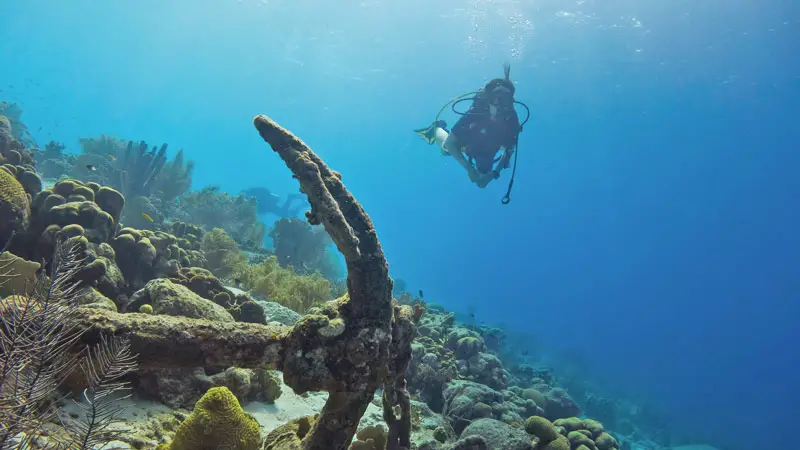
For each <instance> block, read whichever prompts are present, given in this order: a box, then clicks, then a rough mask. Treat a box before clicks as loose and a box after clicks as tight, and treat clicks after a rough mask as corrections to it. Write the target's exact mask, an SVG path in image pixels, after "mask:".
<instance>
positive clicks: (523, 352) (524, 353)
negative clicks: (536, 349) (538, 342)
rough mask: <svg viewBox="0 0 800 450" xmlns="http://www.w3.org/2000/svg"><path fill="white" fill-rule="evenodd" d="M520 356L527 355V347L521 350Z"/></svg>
mask: <svg viewBox="0 0 800 450" xmlns="http://www.w3.org/2000/svg"><path fill="white" fill-rule="evenodd" d="M522 356H528V349H527V348H526V349H525V350H523V351H522Z"/></svg>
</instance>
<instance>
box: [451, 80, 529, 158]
mask: <svg viewBox="0 0 800 450" xmlns="http://www.w3.org/2000/svg"><path fill="white" fill-rule="evenodd" d="M494 106H495V107H496V108H497V109H496V112H495V115H494V117H492V114H491V110H490V102H489V98H488V94H486V92H484V91H482V92H480V93H479V94H478V95H476V96H475V99H474V100H473V101H472V105H471V106H470V108H469V110H468V111H467V113H466V114H464V115H463V116H462V117H461V118H460V119H459V120H458V122H456V124H455V126H453V129H452V131H451V133H452V134H453V135H454V136H455V138H456V139H457V142H458V145H459V147H460V149H461V151H462V152H464V154H465V155H466V156H467V158H468V159H469V160H470V161H472V162H473V164H475V168H476V169H478V172H481V173H489V172H491V171H492V168H493V166H494V163H495V159H494V157H495V155H496V154H497V151H498V150H500V148H501V147H505V149H506V152H511V151H513V150H514V149H515V148H516V146H517V137H518V136H519V131H520V126H519V117H518V116H517V112H516V111H515V110H514V98H513V97H512V96H511V95H508V96H507V97H506V98H502V99H501V101H500V103H499V104H495V105H494ZM505 165H506V166H508V158H506V162H505Z"/></svg>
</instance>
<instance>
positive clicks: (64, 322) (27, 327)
mask: <svg viewBox="0 0 800 450" xmlns="http://www.w3.org/2000/svg"><path fill="white" fill-rule="evenodd" d="M81 254H82V252H81V251H80V247H78V246H77V245H75V244H74V243H73V242H72V241H69V240H67V241H62V242H60V243H59V245H57V246H56V252H55V256H54V259H53V264H52V274H51V278H50V280H48V279H47V277H45V276H44V275H40V276H39V280H37V283H36V286H35V288H34V290H33V294H32V295H30V296H24V295H12V296H10V297H7V298H5V299H2V300H0V313H2V319H1V320H0V448H7V447H8V445H10V442H11V440H12V438H14V437H15V436H16V435H18V434H19V433H23V432H24V433H25V434H24V435H23V436H22V437H21V438H19V439H21V441H19V442H18V443H17V445H18V447H19V448H26V447H27V445H28V440H30V439H32V437H33V436H34V435H35V434H36V433H37V431H38V430H39V429H40V427H41V426H42V425H43V424H44V423H46V422H49V421H51V420H52V419H53V418H54V417H55V413H56V411H55V409H54V407H53V405H54V402H53V401H52V400H53V396H54V394H55V393H56V392H57V390H58V387H59V386H60V385H61V383H62V382H63V381H64V379H66V377H68V376H69V375H70V374H71V373H72V371H73V370H74V369H75V368H76V367H77V366H78V362H79V357H80V356H79V355H75V354H74V353H73V352H71V351H70V350H71V349H72V348H73V347H74V346H75V344H77V341H78V339H79V338H80V336H81V334H82V330H80V329H78V328H77V327H76V326H75V323H76V322H75V314H76V309H77V303H76V302H75V295H76V290H77V284H76V283H74V282H72V281H71V280H72V279H74V276H75V275H76V273H77V271H78V270H79V269H80V267H81V263H82V259H81V256H80V255H81ZM2 270H3V275H4V276H5V277H6V278H7V277H10V276H15V274H14V273H13V269H12V268H11V267H3V268H2Z"/></svg>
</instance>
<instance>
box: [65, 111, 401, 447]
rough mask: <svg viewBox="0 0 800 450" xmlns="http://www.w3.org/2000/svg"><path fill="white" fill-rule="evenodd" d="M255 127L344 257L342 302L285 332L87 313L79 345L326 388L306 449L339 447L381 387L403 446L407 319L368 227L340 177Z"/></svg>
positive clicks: (270, 129) (271, 128)
mask: <svg viewBox="0 0 800 450" xmlns="http://www.w3.org/2000/svg"><path fill="white" fill-rule="evenodd" d="M255 125H256V128H257V129H258V131H259V133H260V134H261V136H262V138H264V140H265V141H267V142H268V143H269V144H270V145H271V146H272V148H273V150H275V151H276V152H277V153H278V154H279V155H280V156H281V157H282V159H283V160H284V161H285V162H286V164H287V166H288V167H289V169H290V170H292V172H293V173H294V175H295V177H296V178H297V179H298V180H299V181H300V185H301V188H302V191H303V192H304V193H306V194H307V195H308V196H309V201H310V203H311V205H312V209H311V212H310V213H308V219H309V222H310V223H312V224H320V223H321V224H323V225H324V226H325V229H326V231H328V233H329V234H330V235H331V237H332V238H333V240H334V242H335V243H336V246H337V248H338V249H339V250H340V251H341V252H342V253H343V255H344V256H345V260H346V261H347V267H348V295H347V297H346V298H343V299H340V300H337V301H335V302H330V303H327V304H326V305H325V306H324V308H322V310H321V314H314V315H309V316H306V317H304V318H302V319H301V320H300V321H299V322H298V323H297V324H296V325H295V326H294V327H292V328H286V327H272V326H265V325H260V324H248V323H238V322H234V323H230V322H228V323H219V322H209V321H205V320H201V319H188V318H176V317H169V316H161V315H147V314H136V313H128V314H120V313H114V312H111V311H102V310H86V311H85V313H84V314H83V316H82V321H83V324H84V325H85V326H86V328H87V332H86V333H84V334H83V335H82V337H81V340H82V341H83V342H93V341H97V340H98V339H100V337H101V336H105V335H113V336H124V337H127V338H129V339H130V342H131V346H132V348H133V349H134V351H139V350H140V351H141V353H142V355H141V364H142V366H145V367H147V366H151V367H152V366H155V367H158V366H161V367H164V368H175V367H187V368H190V367H197V366H198V365H202V366H222V367H228V366H239V367H250V368H253V367H265V366H267V367H274V368H276V369H279V370H282V371H283V373H284V379H285V382H286V383H287V384H288V385H289V386H290V387H292V389H293V390H295V391H296V392H298V393H303V392H307V391H311V390H324V391H327V392H328V393H329V396H328V400H327V401H326V403H325V406H324V407H323V409H322V411H321V412H320V414H319V416H318V418H317V420H316V421H315V422H314V423H313V425H311V426H310V429H309V430H308V432H307V433H305V435H304V437H302V442H303V448H304V449H306V450H318V449H319V450H321V449H344V448H346V446H347V445H348V444H349V443H350V441H351V439H352V437H353V436H354V434H355V431H356V427H357V425H358V422H359V419H360V417H361V415H362V414H363V412H364V410H365V408H366V406H367V405H368V404H369V402H370V401H371V400H372V397H373V394H374V392H375V391H376V389H378V388H379V387H381V386H382V387H383V403H384V419H385V420H386V421H387V424H388V426H389V431H388V433H387V436H388V444H387V445H388V446H389V447H390V448H400V447H405V448H410V428H411V427H410V424H411V413H410V406H409V399H408V393H407V392H406V390H405V378H404V375H405V370H406V367H407V366H408V363H409V361H410V359H411V340H412V338H413V335H414V325H413V322H412V312H411V309H410V308H409V307H408V306H401V305H398V304H392V301H391V290H392V281H391V279H390V278H389V275H388V265H387V263H386V260H385V257H384V255H383V252H382V250H381V246H380V243H379V241H378V239H377V235H376V233H375V230H374V228H373V227H372V223H371V221H370V219H369V217H368V216H367V215H366V213H365V212H364V211H363V209H362V208H361V206H360V205H359V204H358V202H357V201H356V200H355V198H353V197H352V195H351V194H350V193H349V192H348V191H347V190H346V189H345V188H344V185H343V184H342V182H341V176H340V175H339V174H338V173H336V172H333V171H331V170H330V169H329V168H328V167H327V166H326V165H325V164H324V163H323V162H322V161H321V160H320V159H319V157H317V155H316V154H314V153H313V152H312V151H311V150H310V149H309V148H308V147H307V146H306V145H305V144H304V143H303V142H302V141H300V140H299V139H297V138H296V137H294V136H293V135H291V134H290V133H289V132H288V131H286V130H284V129H283V128H281V127H280V126H278V125H277V124H275V123H274V122H272V121H271V120H270V119H268V118H266V117H265V116H258V117H257V118H256V119H255ZM343 205H347V207H346V208H343ZM396 407H397V409H399V412H400V415H399V417H398V416H397V415H396V412H395V409H396ZM173 444H174V442H173ZM268 445H269V444H268ZM268 448H269V447H268ZM273 448H274V447H273Z"/></svg>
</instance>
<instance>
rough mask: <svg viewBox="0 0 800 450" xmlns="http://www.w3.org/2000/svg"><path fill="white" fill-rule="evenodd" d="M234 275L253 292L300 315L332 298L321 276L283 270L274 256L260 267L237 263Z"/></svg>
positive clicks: (328, 287)
mask: <svg viewBox="0 0 800 450" xmlns="http://www.w3.org/2000/svg"><path fill="white" fill-rule="evenodd" d="M233 276H235V277H236V278H237V279H238V280H240V281H241V282H242V284H243V286H244V287H245V288H247V289H250V290H251V291H253V292H254V293H256V294H258V295H261V296H263V297H266V298H268V299H269V300H271V301H273V302H276V303H280V304H281V305H283V306H286V307H287V308H291V309H293V310H295V311H297V312H300V313H304V312H306V311H308V309H309V308H311V307H313V306H315V305H319V304H321V303H324V302H326V301H328V300H330V299H331V297H332V294H331V282H330V281H328V280H327V279H326V278H324V277H323V276H322V275H320V274H319V273H314V274H312V275H298V274H297V273H296V272H295V271H294V270H292V269H291V268H284V267H281V265H280V264H278V259H277V258H276V257H274V256H270V257H269V258H267V259H265V260H264V261H263V262H262V263H261V264H259V265H253V264H238V265H236V266H235V267H234V268H233Z"/></svg>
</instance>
